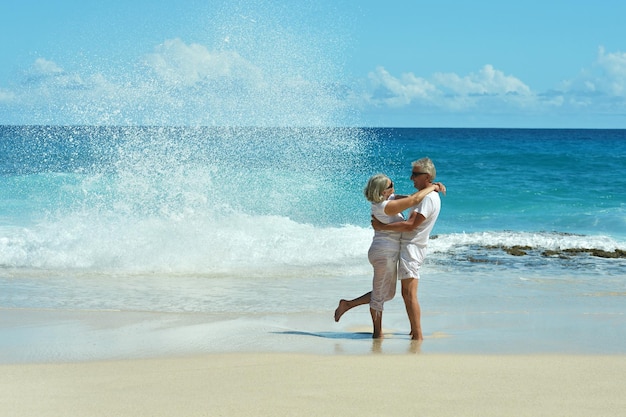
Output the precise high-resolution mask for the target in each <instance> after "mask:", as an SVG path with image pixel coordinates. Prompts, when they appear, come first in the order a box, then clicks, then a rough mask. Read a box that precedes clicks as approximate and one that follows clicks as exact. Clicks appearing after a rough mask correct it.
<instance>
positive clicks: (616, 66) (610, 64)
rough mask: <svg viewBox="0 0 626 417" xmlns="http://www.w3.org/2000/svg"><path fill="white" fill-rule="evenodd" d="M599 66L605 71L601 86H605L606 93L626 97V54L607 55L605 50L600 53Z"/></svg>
mask: <svg viewBox="0 0 626 417" xmlns="http://www.w3.org/2000/svg"><path fill="white" fill-rule="evenodd" d="M597 65H598V67H600V68H601V69H602V70H603V71H604V75H605V77H604V78H603V81H602V82H601V84H604V85H605V88H606V93H607V94H611V95H614V96H620V97H626V53H624V52H614V53H609V54H607V53H605V51H604V48H603V47H600V49H599V51H598V60H597Z"/></svg>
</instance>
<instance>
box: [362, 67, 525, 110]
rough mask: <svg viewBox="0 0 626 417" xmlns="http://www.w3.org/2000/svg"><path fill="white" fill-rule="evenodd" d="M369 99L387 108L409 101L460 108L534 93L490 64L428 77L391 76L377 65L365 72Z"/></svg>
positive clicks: (521, 100) (516, 100)
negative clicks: (466, 73)
mask: <svg viewBox="0 0 626 417" xmlns="http://www.w3.org/2000/svg"><path fill="white" fill-rule="evenodd" d="M368 79H369V81H370V85H369V89H370V93H369V94H367V95H366V96H368V97H369V102H370V103H371V104H374V105H381V104H384V105H388V106H390V107H402V106H409V105H411V104H417V105H422V106H424V105H426V106H434V107H437V108H439V109H448V110H462V109H469V108H474V107H476V106H477V105H478V104H479V103H483V104H484V103H485V101H487V100H489V101H490V102H493V101H501V102H507V103H510V102H518V103H519V102H527V101H528V100H529V99H531V100H532V97H533V96H534V95H533V93H532V91H531V89H530V88H529V87H528V86H527V85H526V84H524V83H523V82H522V81H520V80H519V79H518V78H516V77H514V76H511V75H505V74H504V73H503V72H502V71H499V70H496V69H495V68H493V66H491V65H485V66H484V67H483V68H481V69H480V70H479V71H478V72H476V73H471V74H468V75H465V76H459V75H458V74H456V73H436V74H434V75H433V76H432V77H431V79H430V80H428V79H426V78H422V77H418V76H416V75H415V74H413V73H405V74H402V75H401V76H400V77H394V76H393V75H391V74H390V73H389V72H388V71H387V70H386V69H385V68H383V67H378V68H377V69H376V70H375V71H374V72H371V73H370V74H369V75H368Z"/></svg>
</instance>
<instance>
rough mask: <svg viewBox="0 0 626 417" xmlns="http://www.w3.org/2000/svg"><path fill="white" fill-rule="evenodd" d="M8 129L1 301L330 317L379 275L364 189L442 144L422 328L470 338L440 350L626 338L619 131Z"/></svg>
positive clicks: (404, 170)
mask: <svg viewBox="0 0 626 417" xmlns="http://www.w3.org/2000/svg"><path fill="white" fill-rule="evenodd" d="M0 144H1V145H0V146H1V147H0V156H1V158H2V159H1V160H0V173H1V175H2V176H1V178H2V182H1V185H0V187H1V188H0V309H3V310H5V311H19V310H29V311H30V310H33V311H41V310H45V311H52V312H55V313H60V312H67V311H82V312H84V311H91V312H94V311H95V312H107V311H121V312H128V313H137V312H152V313H159V314H190V313H192V314H211V315H218V316H219V315H222V314H224V315H231V316H232V315H235V316H237V317H246V318H248V319H250V317H257V315H259V314H261V315H264V317H266V316H267V315H269V316H274V315H278V316H279V317H284V316H285V315H287V316H289V315H298V314H313V315H315V317H318V316H319V319H316V320H312V321H310V320H309V321H308V324H306V323H307V321H305V323H299V324H298V325H296V326H295V327H293V325H291V327H288V328H287V330H284V329H283V328H282V327H281V329H283V330H281V331H283V332H299V331H304V330H306V331H309V330H310V331H313V330H315V331H317V332H320V331H321V332H322V333H324V332H326V333H324V334H329V333H328V332H331V333H332V331H333V329H335V328H333V326H337V325H336V324H335V323H333V322H332V319H331V313H332V311H333V310H334V308H335V304H336V301H337V300H338V299H339V298H340V297H351V296H357V295H360V294H361V293H362V292H365V291H366V290H367V289H368V286H369V280H370V274H371V272H370V266H369V264H368V262H367V248H368V246H369V242H370V240H371V236H372V232H371V230H370V228H369V205H368V204H367V202H366V201H365V199H364V198H363V197H362V187H363V186H364V184H365V182H366V180H367V178H368V177H369V176H370V175H372V174H374V173H376V172H384V173H386V174H388V175H389V176H390V177H391V178H392V179H393V181H394V183H395V184H396V189H397V191H398V192H406V193H408V192H411V191H412V190H411V185H412V184H411V182H410V181H409V173H410V168H411V167H410V163H411V161H413V160H415V159H417V158H419V157H422V156H429V157H431V158H432V159H433V161H434V162H435V164H436V166H437V170H438V178H437V179H438V180H439V181H442V182H444V183H445V184H446V186H447V188H448V194H447V195H446V196H445V197H444V198H443V200H442V212H441V215H440V217H439V220H438V222H437V225H436V226H435V229H434V231H433V234H434V235H435V236H433V237H435V238H434V239H433V240H431V243H430V247H429V255H428V259H427V263H426V265H425V270H424V279H423V282H422V283H421V284H420V288H421V290H420V291H421V296H420V298H421V301H422V306H423V309H424V314H425V319H424V327H425V332H426V333H427V335H428V334H431V335H437V334H446V335H448V336H450V335H452V336H453V337H452V340H454V341H458V342H457V343H458V345H456V344H454V343H451V342H450V341H448V342H446V344H445V347H444V346H443V345H442V346H441V347H439V348H438V349H439V350H446V349H450V350H454V351H463V350H477V349H478V350H481V349H483V350H484V349H488V346H494V344H493V343H491V344H487V342H486V341H493V340H500V338H501V337H502V335H507V334H512V335H513V336H511V338H510V344H505V346H508V349H510V350H516V349H519V348H520V343H521V341H522V340H525V336H526V335H527V334H528V333H532V334H533V335H534V336H533V338H534V340H536V341H538V340H544V341H548V342H546V343H540V344H537V345H536V346H535V350H554V349H556V350H559V349H561V350H563V349H565V346H567V349H566V350H568V349H574V350H576V349H579V350H582V351H593V352H604V351H609V352H614V351H617V352H622V353H623V352H626V341H625V340H624V338H623V334H626V333H625V332H624V329H625V328H626V317H625V313H626V312H625V310H624V297H625V296H626V259H625V258H623V257H621V258H620V257H617V258H607V257H605V256H607V254H608V255H616V256H619V254H620V253H621V252H620V251H624V250H626V197H625V196H624V193H623V190H624V188H625V186H626V176H624V173H626V169H625V168H626V131H623V130H524V129H337V128H332V129H331V128H329V129H321V128H318V129H303V128H293V129H226V128H224V129H213V128H156V127H155V128H139V127H133V128H102V127H71V128H64V127H6V126H5V127H1V128H0ZM514 246H522V247H524V248H523V251H524V253H525V254H524V255H523V256H515V255H512V254H510V253H509V252H507V250H506V249H508V248H511V247H514ZM577 250H578V251H577ZM587 250H596V251H597V252H596V253H595V255H594V254H592V253H590V252H588V251H587ZM548 251H551V252H548ZM598 254H600V255H602V256H597V255H598ZM394 303H396V304H394ZM397 303H401V302H400V301H398V300H393V302H392V303H390V307H389V309H390V311H389V312H387V313H386V322H387V323H389V325H391V326H392V327H393V328H396V329H399V330H398V334H401V333H402V329H403V327H406V323H404V322H405V321H406V318H405V317H404V313H403V309H402V306H401V305H400V304H397ZM322 317H324V318H323V319H322ZM326 317H327V318H328V321H326ZM263 320H264V323H265V324H267V320H268V319H267V318H264V319H263ZM282 320H283V319H279V320H278V321H279V322H282ZM269 322H270V323H272V320H269ZM344 322H345V324H343V323H344ZM245 323H246V324H245V326H249V325H250V323H249V322H247V321H246V322H245ZM311 323H316V326H317V327H316V328H315V329H307V326H309V325H311ZM368 324H369V318H368V314H367V312H366V311H365V310H363V312H361V313H356V312H355V313H350V315H349V317H348V316H347V318H346V319H345V320H344V319H342V324H340V325H341V326H346V328H345V329H348V328H349V327H350V326H361V325H362V326H366V327H367V326H368ZM299 326H301V327H302V328H300V327H299ZM235 327H236V326H235ZM252 327H254V328H257V327H256V326H252ZM246 328H247V327H246ZM261 328H263V329H265V327H263V326H261ZM342 329H343V328H342ZM555 329H558V331H555ZM257 330H258V328H257ZM335 330H336V329H335ZM212 331H213V330H212ZM277 332H278V333H280V331H277ZM267 333H268V332H265V333H264V334H265V335H266V334H267ZM270 333H271V332H270ZM590 333H592V334H593V338H592V339H588V338H586V335H587V334H590ZM289 334H292V335H293V334H297V333H289ZM341 334H343V333H341ZM345 334H352V332H350V331H346V333H345ZM620 335H622V336H620ZM399 337H400V336H399ZM217 338H218V339H219V336H217ZM400 338H401V337H400ZM348 339H351V338H348ZM581 339H585V340H586V341H585V342H584V343H579V341H580V340H581ZM437 340H439V339H437ZM442 340H443V339H442ZM574 340H575V341H577V343H572V342H573V341H574ZM352 342H354V340H351V342H350V343H352ZM356 343H359V341H358V340H357V341H356ZM235 345H237V343H235ZM496 345H497V346H500V348H502V343H496ZM246 346H247V345H246ZM252 346H254V345H252ZM431 346H437V344H436V343H435V342H433V343H432V344H431ZM572 346H575V348H572ZM609 346H610V348H609ZM5 347H6V346H5ZM230 348H232V346H231V347H230ZM6 349H7V351H8V350H10V349H9V348H8V347H7V348H6ZM216 349H217V348H216ZM225 349H226V348H225ZM434 349H435V350H437V348H434ZM504 350H506V349H504ZM531 350H532V349H531Z"/></svg>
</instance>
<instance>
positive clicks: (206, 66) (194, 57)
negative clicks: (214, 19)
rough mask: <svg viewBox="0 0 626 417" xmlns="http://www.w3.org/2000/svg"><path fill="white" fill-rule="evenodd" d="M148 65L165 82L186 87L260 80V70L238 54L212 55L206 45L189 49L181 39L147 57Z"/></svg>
mask: <svg viewBox="0 0 626 417" xmlns="http://www.w3.org/2000/svg"><path fill="white" fill-rule="evenodd" d="M145 62H146V64H147V65H148V66H149V67H150V68H151V69H152V70H153V71H154V72H155V73H156V74H157V75H158V76H159V77H160V78H161V79H162V80H163V81H165V82H168V83H171V84H179V85H183V86H191V85H194V84H197V83H200V82H205V81H211V80H216V79H239V80H250V81H252V80H254V81H258V80H259V79H260V78H261V77H260V70H259V69H258V68H256V67H255V66H254V65H252V64H251V63H250V62H248V61H247V60H245V59H244V58H242V57H241V56H240V55H239V54H238V53H236V52H231V51H223V52H209V50H208V49H207V48H206V47H204V46H203V45H200V44H196V43H192V44H189V45H187V44H185V43H184V42H183V41H182V40H180V39H170V40H166V41H165V42H164V43H163V44H161V45H159V46H158V47H157V48H156V50H155V52H154V53H151V54H148V55H146V57H145Z"/></svg>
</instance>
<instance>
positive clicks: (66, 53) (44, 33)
mask: <svg viewBox="0 0 626 417" xmlns="http://www.w3.org/2000/svg"><path fill="white" fill-rule="evenodd" d="M624 16H626V2H623V1H608V0H607V1H601V2H591V1H571V0H570V1H561V0H555V1H545V0H543V1H535V0H526V1H524V2H521V1H520V2H505V1H480V0H477V1H474V2H467V1H460V0H459V1H451V0H440V1H421V0H411V1H408V0H407V1H399V0H388V1H386V2H381V1H367V0H361V1H357V0H349V1H342V0H334V1H332V0H317V1H309V0H306V1H297V0H293V1H287V0H265V1H246V0H231V1H225V0H215V1H184V0H176V1H173V0H151V1H147V0H134V1H132V2H130V1H117V0H111V1H102V0H99V1H92V0H65V1H63V0H59V1H54V2H47V1H35V0H21V1H17V0H9V1H4V2H2V4H1V5H0V35H1V36H2V39H3V42H2V46H0V124H118V125H119V124H121V125H128V124H130V125H137V124H140V125H141V124H153V125H154V124H156V125H160V124H164V125H172V124H174V125H270V126H276V125H288V126H290V125H313V126H317V125H357V126H402V127H404V126H406V127H522V128H523V127H528V128H534V127H537V128H626V25H624V23H623V22H624Z"/></svg>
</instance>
